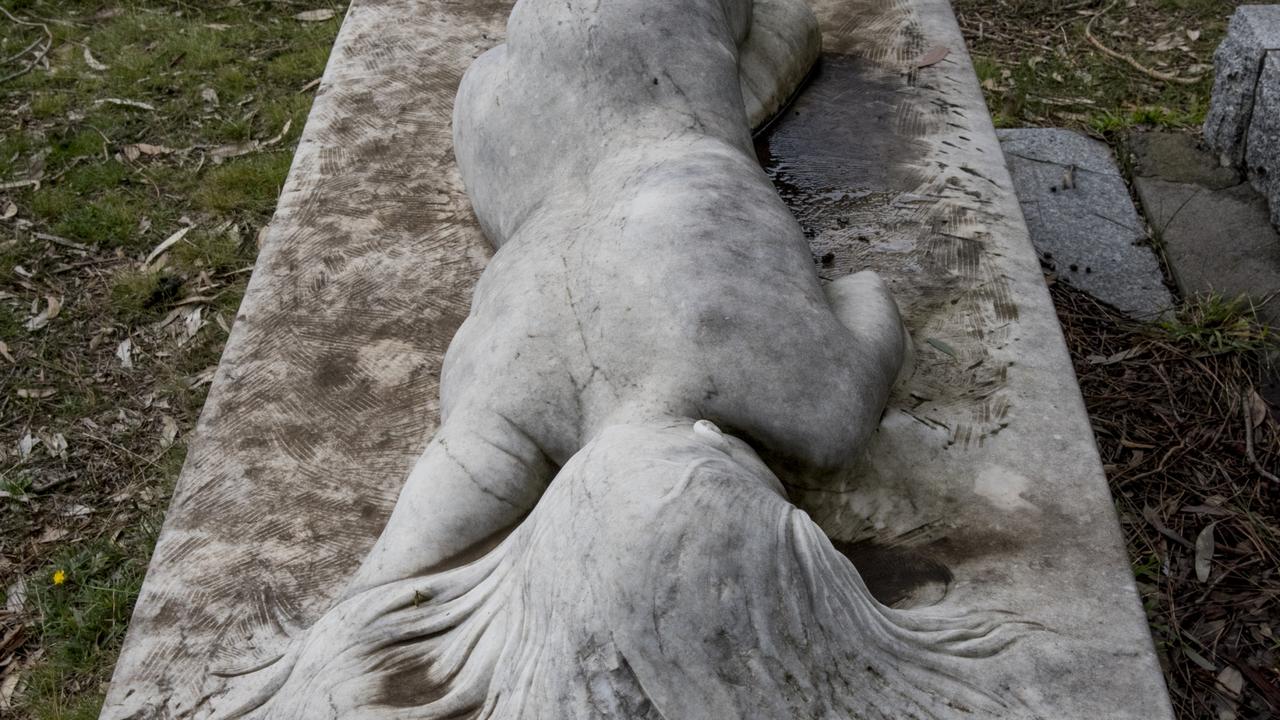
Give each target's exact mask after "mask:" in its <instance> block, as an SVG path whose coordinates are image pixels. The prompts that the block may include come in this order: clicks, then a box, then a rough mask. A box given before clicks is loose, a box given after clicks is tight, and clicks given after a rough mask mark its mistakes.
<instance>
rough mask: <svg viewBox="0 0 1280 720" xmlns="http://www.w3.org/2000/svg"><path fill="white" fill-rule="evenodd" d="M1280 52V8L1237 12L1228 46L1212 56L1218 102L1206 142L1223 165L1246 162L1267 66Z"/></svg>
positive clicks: (1213, 105) (1254, 7)
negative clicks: (1272, 55)
mask: <svg viewBox="0 0 1280 720" xmlns="http://www.w3.org/2000/svg"><path fill="white" fill-rule="evenodd" d="M1276 50H1280V5H1246V6H1244V7H1241V8H1239V9H1237V10H1236V12H1235V14H1234V15H1232V17H1231V24H1230V25H1229V26H1228V29H1227V38H1226V40H1224V41H1223V42H1222V44H1221V45H1220V46H1219V47H1218V50H1217V52H1216V53H1214V56H1213V58H1214V68H1215V69H1214V72H1215V76H1216V77H1215V80H1214V85H1213V101H1212V103H1211V105H1210V108H1209V114H1208V116H1207V117H1206V118H1205V123H1204V136H1205V140H1207V141H1208V143H1209V147H1210V148H1212V150H1213V151H1214V152H1215V153H1217V154H1218V155H1219V156H1220V157H1221V158H1222V161H1223V163H1224V164H1230V165H1234V166H1236V167H1240V166H1241V164H1242V163H1243V162H1244V160H1245V152H1246V147H1245V146H1246V143H1247V142H1248V140H1247V137H1248V135H1249V125H1250V122H1251V119H1252V118H1253V117H1254V116H1255V110H1254V105H1255V96H1256V94H1257V92H1256V91H1257V88H1258V80H1259V77H1260V76H1261V73H1262V65H1263V60H1264V58H1265V56H1266V55H1267V53H1268V52H1271V51H1276ZM1277 79H1280V78H1277Z"/></svg>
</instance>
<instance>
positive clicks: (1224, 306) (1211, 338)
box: [1158, 295, 1280, 355]
mask: <svg viewBox="0 0 1280 720" xmlns="http://www.w3.org/2000/svg"><path fill="white" fill-rule="evenodd" d="M1158 327H1159V329H1160V331H1161V332H1163V333H1164V334H1165V335H1167V336H1168V337H1169V338H1170V340H1172V341H1174V342H1178V343H1189V344H1191V345H1192V346H1195V347H1198V348H1200V350H1201V352H1203V353H1205V354H1208V355H1219V354H1223V353H1256V352H1261V351H1264V350H1268V349H1272V348H1275V347H1276V346H1277V345H1278V344H1280V343H1278V342H1277V337H1276V335H1275V333H1274V332H1272V331H1271V329H1270V328H1268V327H1267V326H1265V325H1261V324H1259V322H1258V318H1257V315H1256V314H1255V313H1254V310H1253V308H1252V306H1251V305H1250V303H1249V300H1248V298H1236V299H1228V298H1224V297H1223V296H1221V295H1203V296H1197V297H1192V298H1190V299H1189V300H1187V301H1186V302H1184V303H1183V304H1182V306H1181V307H1179V308H1178V312H1177V316H1176V317H1175V318H1174V319H1172V320H1165V321H1162V322H1160V323H1159V326H1158Z"/></svg>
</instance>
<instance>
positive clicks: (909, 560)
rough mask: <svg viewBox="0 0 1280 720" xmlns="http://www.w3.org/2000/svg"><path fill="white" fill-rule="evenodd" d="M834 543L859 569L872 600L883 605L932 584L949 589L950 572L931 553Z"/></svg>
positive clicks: (872, 544)
mask: <svg viewBox="0 0 1280 720" xmlns="http://www.w3.org/2000/svg"><path fill="white" fill-rule="evenodd" d="M831 544H832V545H834V546H835V548H836V550H839V551H840V553H841V554H842V555H844V556H845V557H847V558H849V562H852V563H853V566H854V567H855V568H857V569H858V574H859V575H861V576H862V581H863V582H865V583H866V584H867V589H868V590H870V591H871V595H872V597H874V598H875V599H876V601H877V602H879V603H880V604H882V605H894V604H895V603H899V602H901V601H903V600H905V599H907V598H908V597H910V596H911V594H912V593H913V592H915V591H916V590H920V589H922V588H925V587H927V586H929V585H942V586H944V587H945V586H947V585H949V584H950V583H951V580H952V575H951V570H950V569H948V568H947V566H946V565H945V564H943V563H942V562H941V561H940V560H938V559H936V558H934V557H933V556H932V555H930V554H929V553H927V552H925V551H923V550H920V549H916V548H905V547H890V546H887V545H881V544H877V543H874V542H870V541H862V542H852V543H851V542H844V541H841V540H832V541H831Z"/></svg>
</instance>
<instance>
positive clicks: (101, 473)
mask: <svg viewBox="0 0 1280 720" xmlns="http://www.w3.org/2000/svg"><path fill="white" fill-rule="evenodd" d="M0 3H3V6H4V7H5V9H6V10H8V11H9V12H10V13H13V14H14V15H15V16H17V17H19V18H27V19H30V20H32V21H38V22H43V23H45V24H47V25H48V28H49V31H50V32H51V33H52V34H53V46H52V48H51V49H50V50H49V52H48V54H47V60H48V64H49V67H48V68H47V69H46V68H45V67H44V66H39V67H35V68H34V69H33V70H32V71H31V72H28V73H26V74H24V75H21V76H20V77H16V78H13V79H11V80H9V81H7V82H5V83H3V84H0V108H2V109H3V112H0V182H9V181H11V180H25V179H39V181H40V184H39V186H38V187H33V186H24V187H19V188H13V189H10V190H7V191H2V192H0V210H4V209H6V208H7V206H8V203H10V202H12V203H14V205H16V208H17V214H16V217H15V218H11V219H8V220H6V221H0V284H3V288H0V289H2V290H4V291H5V292H7V293H8V294H9V296H6V297H5V298H4V299H2V300H0V338H3V339H4V341H5V342H6V345H7V349H8V351H9V352H10V353H11V354H13V355H14V356H15V360H16V361H15V362H14V363H13V364H10V363H8V361H6V360H2V359H0V366H3V367H5V368H7V370H6V372H8V373H10V374H9V376H8V377H9V379H8V381H7V382H8V385H7V386H11V387H29V388H47V389H53V390H55V394H53V395H51V396H47V397H32V398H22V399H16V398H12V399H11V400H10V409H11V411H12V412H13V413H16V414H17V415H18V417H19V422H9V423H6V424H5V427H4V428H0V442H2V443H4V445H5V447H9V448H15V447H17V446H18V443H19V441H20V440H21V438H22V437H23V435H24V433H26V432H28V431H30V432H32V433H33V434H35V435H40V436H42V437H50V436H51V434H52V433H61V434H64V435H65V437H66V438H67V440H68V442H69V447H68V449H67V453H68V455H67V457H66V458H62V457H59V456H58V455H56V454H54V453H51V452H48V451H47V449H46V447H45V445H44V444H43V443H42V444H40V445H38V446H36V447H35V449H34V451H33V452H32V453H31V455H30V457H29V458H27V459H25V460H23V461H21V462H17V463H16V464H13V463H14V462H15V461H14V457H15V456H14V455H13V454H12V452H11V453H10V455H9V460H7V461H6V463H8V464H11V466H7V467H6V470H5V472H4V474H3V475H2V476H0V490H4V491H5V492H7V493H9V494H10V495H12V496H13V497H8V498H0V557H5V558H9V559H13V558H17V560H18V562H17V564H5V565H4V566H3V567H0V593H2V592H3V591H4V588H7V587H10V586H12V585H13V583H14V582H16V581H17V580H19V579H25V580H26V581H27V583H28V587H29V588H30V592H29V594H28V599H29V603H28V605H29V610H30V618H29V622H30V625H29V627H28V632H27V634H26V637H27V638H28V640H27V641H26V644H25V645H23V646H22V647H20V648H18V650H17V653H18V654H17V655H16V656H15V661H16V662H18V663H24V665H22V667H24V669H23V670H22V682H21V690H20V691H19V692H18V694H17V695H16V696H15V697H14V701H15V703H16V707H15V708H13V709H12V710H11V711H8V714H5V719H6V720H8V718H10V717H13V718H15V720H37V719H38V720H53V719H54V718H57V719H59V720H68V719H79V718H85V719H88V718H96V717H97V714H98V710H99V708H100V706H101V704H102V701H103V697H102V692H103V687H104V683H105V681H106V680H107V679H108V678H109V677H110V673H111V670H112V667H113V665H114V661H115V657H116V653H117V652H118V650H119V646H120V642H121V640H122V638H123V634H124V629H125V626H126V623H127V621H128V618H129V613H130V607H131V605H132V603H133V601H134V598H135V597H136V595H137V592H138V587H139V584H140V583H141V580H142V574H143V571H144V569H145V567H146V563H147V561H148V559H149V555H150V552H151V540H150V536H149V532H150V530H147V532H138V531H136V527H137V526H138V524H139V523H140V522H141V523H143V524H146V525H148V527H149V525H150V523H152V521H153V520H158V518H159V512H160V510H161V509H163V508H164V507H165V506H166V505H167V497H168V493H169V492H170V489H171V486H172V483H173V482H174V480H175V479H176V477H177V475H178V472H179V469H180V467H181V463H182V459H183V456H184V450H183V449H182V443H181V442H179V443H178V445H175V446H174V447H173V448H171V449H170V450H168V451H162V450H160V446H159V445H158V444H157V438H158V433H159V430H158V428H160V427H162V425H161V423H160V416H161V415H166V416H169V417H170V418H172V419H173V420H175V421H176V422H177V423H178V424H179V425H180V431H181V434H180V436H179V437H185V436H186V433H187V432H189V431H190V428H191V426H192V425H193V424H194V422H195V418H196V416H197V415H198V413H199V410H200V407H201V405H202V404H203V402H204V399H205V394H206V393H207V391H208V386H207V385H204V384H197V385H196V386H195V387H192V382H191V378H192V377H193V376H195V375H197V374H199V373H200V372H202V371H204V370H205V369H207V368H208V367H209V366H211V365H213V364H214V363H216V362H217V360H218V357H219V355H220V354H221V352H222V348H223V343H224V342H225V341H226V332H225V331H224V330H223V329H222V327H221V325H222V324H229V323H230V322H231V321H232V319H233V318H234V317H235V314H236V311H237V309H238V307H239V303H240V300H241V298H242V296H243V293H244V285H245V283H246V282H247V280H248V277H249V273H247V272H244V270H245V268H247V267H249V266H251V265H252V264H253V262H254V259H255V257H256V253H257V247H256V243H255V239H256V237H257V234H258V231H259V229H260V228H261V227H262V226H263V225H265V224H266V223H267V222H268V220H269V219H270V216H271V213H272V211H273V210H274V208H275V204H276V202H277V198H278V195H279V193H280V189H281V187H282V186H283V184H284V181H285V178H286V175H287V173H288V169H289V166H290V164H291V162H292V152H293V146H294V144H295V143H296V141H297V139H298V137H299V135H300V134H301V132H302V129H303V125H304V122H305V119H306V116H307V112H308V111H309V109H310V107H311V102H312V98H313V94H312V93H311V92H302V90H303V88H304V86H307V85H308V84H309V83H311V81H313V80H315V79H317V78H319V77H320V75H321V74H322V73H323V71H324V65H325V62H326V61H327V58H328V54H329V51H330V48H331V46H332V44H333V40H334V37H335V35H336V33H337V30H338V27H339V19H340V18H341V15H342V10H343V8H344V7H345V5H346V3H339V2H334V3H329V2H325V1H324V0H321V1H320V2H318V3H313V4H312V5H308V6H306V7H302V8H300V7H299V6H297V5H296V4H292V3H267V2H244V3H241V2H227V3H173V2H168V1H167V0H130V2H127V3H102V2H99V0H0ZM325 6H332V7H333V8H334V9H335V10H337V11H338V18H339V19H335V20H333V21H329V22H319V23H316V22H300V21H298V20H296V19H295V18H294V15H295V14H297V13H298V12H299V11H300V9H312V8H314V7H325ZM0 26H2V27H3V28H4V32H0V57H9V56H11V55H13V54H14V53H17V52H18V51H19V50H21V49H22V48H24V47H26V46H28V45H29V44H30V43H32V41H34V40H37V39H39V38H43V37H44V34H43V31H42V30H40V29H39V28H37V27H33V26H30V25H21V24H17V25H15V24H14V23H12V22H10V21H9V20H8V18H4V17H3V16H0ZM86 51H87V52H88V53H89V56H88V57H86ZM19 65H20V64H13V66H12V67H7V68H6V69H5V70H3V71H0V74H4V73H7V72H9V71H10V70H11V69H14V68H15V67H18V66H19ZM288 123H291V126H290V127H291V129H290V131H289V132H288V133H287V134H285V135H284V136H283V137H281V138H280V139H279V140H277V141H275V142H273V143H271V144H270V145H269V146H268V147H265V148H263V149H261V150H258V151H255V152H253V153H251V154H247V155H243V156H239V157H233V158H229V159H227V160H226V161H225V162H223V163H217V162H215V161H214V159H213V155H214V153H213V151H214V149H215V148H217V147H218V146H220V145H227V144H239V143H249V142H252V141H257V142H265V141H267V140H269V139H274V138H276V136H277V135H279V134H280V133H281V130H282V129H283V128H284V127H285V126H286V124H288ZM137 144H146V145H151V146H156V147H162V148H167V150H164V151H158V152H151V153H145V152H141V151H134V152H130V151H129V146H131V145H137ZM184 226H191V230H190V231H189V232H188V234H187V235H186V237H185V238H184V239H183V240H182V241H181V242H179V243H178V244H176V245H175V246H173V247H172V248H170V249H169V251H168V253H166V256H165V259H164V261H163V262H162V263H158V265H159V267H158V268H155V269H150V270H144V269H141V263H140V260H141V259H142V258H143V257H145V256H146V255H147V254H148V253H149V252H150V251H151V249H152V248H155V247H156V246H157V245H159V244H160V243H161V242H162V241H164V240H165V238H167V237H168V236H169V235H171V234H172V233H173V232H174V231H176V230H178V229H179V228H181V227H184ZM36 233H48V234H52V235H55V236H58V237H60V238H65V239H66V240H69V241H71V242H72V243H81V244H83V245H85V246H88V248H89V249H88V250H82V249H78V248H75V247H69V246H68V245H66V244H57V243H53V242H52V241H49V240H47V239H41V238H40V237H38V236H37V235H36ZM18 267H22V268H24V271H23V272H24V273H26V274H31V277H27V275H26V274H21V273H19V272H18V271H17V270H16V268H18ZM32 278H34V280H33V279H32ZM45 296H54V297H58V298H62V299H63V301H64V305H63V310H62V313H61V315H59V317H57V318H56V319H55V320H53V321H51V322H50V323H49V325H48V326H47V327H45V328H44V329H42V330H38V331H31V330H28V329H27V328H26V327H25V324H26V322H27V319H28V317H29V316H30V315H31V310H30V308H31V303H32V300H33V299H38V300H39V303H40V305H41V307H43V306H45V303H46V302H47V301H46V300H45ZM191 296H200V297H201V298H203V300H202V301H201V302H199V304H198V305H195V304H193V305H190V306H189V307H191V308H193V309H194V308H195V307H197V306H198V307H200V308H201V310H202V315H203V319H204V321H205V323H206V324H205V325H204V327H203V328H201V329H200V330H199V332H198V334H196V335H195V337H193V338H190V339H187V338H186V337H185V328H184V324H183V319H182V318H178V319H177V320H176V321H175V323H174V324H171V325H169V326H166V327H164V328H160V327H158V324H157V322H156V321H157V320H160V319H161V318H164V317H165V316H166V315H167V314H168V313H169V312H170V311H172V310H173V309H174V308H175V307H176V305H175V303H176V302H177V301H178V300H181V299H183V298H186V297H191ZM219 319H221V320H222V323H221V324H220V323H219V322H218V320H219ZM126 338H127V339H129V340H130V341H131V342H132V343H133V345H132V347H133V350H132V353H133V354H132V360H131V364H132V367H128V366H126V365H125V362H124V361H123V360H122V359H121V358H120V357H119V356H117V350H118V347H119V346H120V344H121V343H122V342H123V341H124V340H125V339H126ZM89 434H92V435H94V436H95V437H100V438H103V439H104V440H109V442H110V443H111V444H107V443H105V442H102V441H95V440H92V439H90V438H88V437H86V436H87V435H89ZM157 453H159V454H160V457H159V459H158V460H157V459H156V457H157ZM152 461H154V462H152ZM69 470H74V471H75V473H74V478H73V479H70V480H61V481H58V482H59V483H60V484H58V485H57V486H56V489H55V490H54V491H48V490H40V489H39V488H41V487H47V485H46V483H49V482H50V481H51V480H57V478H59V477H64V476H65V475H66V474H67V472H68V471H69ZM139 483H141V487H140V486H139ZM123 491H128V492H137V493H139V494H140V495H141V494H146V496H147V502H146V506H145V507H140V508H139V509H138V511H137V512H130V511H126V510H125V509H124V508H122V507H121V506H120V505H119V504H118V502H117V501H115V500H113V499H112V498H113V497H115V496H116V495H117V494H119V493H121V492H123ZM66 495H73V496H74V498H75V501H76V502H77V503H79V504H83V505H85V506H87V507H91V508H92V509H93V512H92V513H90V514H88V515H85V516H82V517H77V519H75V520H74V521H72V525H70V526H68V527H69V528H71V529H72V533H71V534H70V535H69V536H68V537H67V539H66V540H65V541H64V542H65V544H62V543H56V542H55V543H42V542H36V541H35V540H36V539H37V538H38V537H39V535H40V533H42V532H43V531H44V529H45V528H47V527H61V526H62V524H64V523H67V522H68V520H67V518H66V517H65V516H64V515H63V514H61V513H62V511H63V510H64V509H65V503H63V502H62V501H61V500H58V498H63V497H65V496H66ZM19 498H21V499H19ZM121 523H127V526H125V527H123V530H122V527H121ZM56 570H62V571H63V572H64V573H65V576H64V581H63V582H62V583H60V584H56V585H55V584H53V582H52V573H53V572H55V571H56ZM37 652H42V654H41V655H39V656H37ZM36 657H39V658H40V659H38V660H37V661H36V662H35V663H34V664H33V665H32V666H30V667H26V666H25V663H26V661H27V660H28V659H31V658H36ZM6 659H7V658H6V657H0V660H6Z"/></svg>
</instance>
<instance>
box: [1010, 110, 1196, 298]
mask: <svg viewBox="0 0 1280 720" xmlns="http://www.w3.org/2000/svg"><path fill="white" fill-rule="evenodd" d="M997 135H998V136H999V138H1000V146H1001V148H1002V149H1003V150H1004V155H1005V160H1006V161H1007V162H1008V163H1009V171H1010V173H1011V174H1012V175H1013V185H1014V190H1015V191H1017V194H1018V201H1019V203H1021V205H1022V214H1023V216H1024V217H1025V218H1026V220H1027V229H1028V230H1030V231H1031V242H1032V243H1033V244H1034V245H1035V247H1036V250H1037V251H1038V252H1039V253H1040V258H1041V261H1042V262H1043V263H1044V264H1045V266H1046V267H1047V268H1049V269H1051V270H1052V271H1053V272H1055V273H1056V274H1057V275H1058V277H1059V278H1060V279H1061V280H1063V281H1064V282H1066V283H1068V284H1070V285H1072V286H1074V287H1077V288H1079V289H1081V290H1084V291H1085V292H1088V293H1089V294H1091V295H1093V296H1094V297H1096V298H1098V299H1099V300H1101V301H1103V302H1105V303H1107V304H1109V305H1112V306H1114V307H1116V308H1118V309H1119V310H1121V311H1123V312H1124V313H1126V314H1128V315H1130V316H1132V317H1135V318H1140V319H1154V318H1156V317H1159V316H1160V315H1161V314H1162V313H1164V312H1165V311H1167V310H1168V309H1169V308H1170V307H1172V305H1173V298H1172V296H1171V295H1170V294H1169V290H1168V288H1166V287H1165V285H1164V272H1163V271H1162V270H1161V269H1160V261H1159V260H1158V259H1157V258H1156V255H1155V252H1154V251H1153V250H1152V249H1151V247H1150V245H1148V244H1147V230H1146V226H1145V225H1144V224H1143V222H1142V219H1141V218H1140V217H1138V212H1137V210H1135V209H1134V207H1133V201H1132V200H1130V198H1129V190H1128V188H1127V187H1126V186H1125V183H1124V178H1123V177H1121V175H1120V171H1119V170H1118V169H1117V168H1116V165H1115V161H1114V160H1113V158H1112V156H1111V150H1110V148H1108V147H1107V146H1106V145H1105V144H1103V143H1101V142H1098V141H1097V140H1093V139H1090V138H1087V137H1085V136H1084V135H1081V134H1079V133H1076V132H1073V131H1071V130H1063V129H1058V128H1024V129H1016V130H1000V131H998V132H997Z"/></svg>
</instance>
